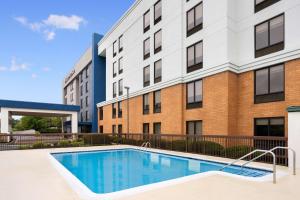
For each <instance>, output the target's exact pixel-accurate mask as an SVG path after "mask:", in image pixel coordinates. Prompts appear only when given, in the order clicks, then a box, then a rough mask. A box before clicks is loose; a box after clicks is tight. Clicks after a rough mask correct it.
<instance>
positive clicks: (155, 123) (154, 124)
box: [153, 122, 161, 135]
mask: <svg viewBox="0 0 300 200" xmlns="http://www.w3.org/2000/svg"><path fill="white" fill-rule="evenodd" d="M156 125H159V126H160V128H159V129H160V133H156V132H155V130H156V128H155V126H156ZM153 134H154V135H160V134H161V122H154V123H153Z"/></svg>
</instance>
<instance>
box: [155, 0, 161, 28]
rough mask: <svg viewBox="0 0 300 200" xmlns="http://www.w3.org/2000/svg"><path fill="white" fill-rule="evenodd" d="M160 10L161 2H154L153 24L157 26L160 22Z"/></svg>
mask: <svg viewBox="0 0 300 200" xmlns="http://www.w3.org/2000/svg"><path fill="white" fill-rule="evenodd" d="M161 15H162V8H161V0H159V1H158V2H156V4H155V5H154V24H157V23H158V22H160V21H161Z"/></svg>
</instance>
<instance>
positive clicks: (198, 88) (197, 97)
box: [186, 80, 203, 109]
mask: <svg viewBox="0 0 300 200" xmlns="http://www.w3.org/2000/svg"><path fill="white" fill-rule="evenodd" d="M186 90H187V93H186V94H187V95H186V102H187V104H186V108H187V109H191V108H201V107H202V99H203V94H202V92H203V91H202V90H203V89H202V80H198V81H194V82H190V83H187V86H186Z"/></svg>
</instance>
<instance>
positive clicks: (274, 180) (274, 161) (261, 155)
mask: <svg viewBox="0 0 300 200" xmlns="http://www.w3.org/2000/svg"><path fill="white" fill-rule="evenodd" d="M277 149H286V150H290V151H292V152H293V175H296V151H295V150H294V149H292V148H289V147H280V146H278V147H274V148H273V149H270V150H261V149H257V150H254V151H252V152H250V153H248V154H246V155H244V156H242V157H240V158H239V159H236V160H234V161H233V162H231V163H229V164H228V165H226V166H224V167H223V168H221V169H220V171H223V170H224V169H226V168H228V167H230V166H232V165H234V164H235V163H237V162H239V161H241V160H243V159H244V158H247V157H248V156H250V155H252V154H255V153H262V154H260V155H258V156H256V157H254V158H253V159H251V160H249V161H247V162H245V163H244V164H243V165H241V166H240V167H241V173H242V172H243V170H244V167H245V166H246V165H248V164H250V163H251V162H253V161H256V160H257V159H259V158H261V157H263V156H265V155H267V154H270V155H271V156H272V157H273V183H274V184H275V183H276V155H275V153H274V152H273V151H275V150H277Z"/></svg>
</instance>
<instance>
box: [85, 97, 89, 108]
mask: <svg viewBox="0 0 300 200" xmlns="http://www.w3.org/2000/svg"><path fill="white" fill-rule="evenodd" d="M85 106H86V107H88V106H89V97H88V96H86V97H85Z"/></svg>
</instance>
